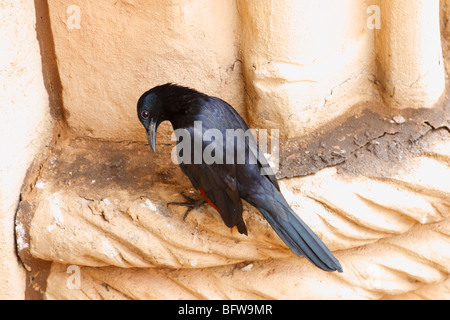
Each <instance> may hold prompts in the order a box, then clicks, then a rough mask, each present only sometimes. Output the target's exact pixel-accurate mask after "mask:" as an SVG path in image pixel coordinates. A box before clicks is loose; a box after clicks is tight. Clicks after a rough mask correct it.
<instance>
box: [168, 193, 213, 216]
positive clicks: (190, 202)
mask: <svg viewBox="0 0 450 320" xmlns="http://www.w3.org/2000/svg"><path fill="white" fill-rule="evenodd" d="M181 195H182V196H183V198H185V199H186V201H187V202H169V203H168V204H167V206H169V205H174V206H182V207H187V210H186V212H185V214H184V216H183V221H184V220H186V218H187V216H188V214H189V212H191V211H192V210H194V209H196V208H199V207H201V206H202V205H203V204H204V203H205V202H206V200H205V199H204V198H200V199H193V198H191V197H189V196H187V195H185V194H184V193H183V192H182V193H181Z"/></svg>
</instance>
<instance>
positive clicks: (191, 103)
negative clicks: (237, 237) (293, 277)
mask: <svg viewBox="0 0 450 320" xmlns="http://www.w3.org/2000/svg"><path fill="white" fill-rule="evenodd" d="M137 111H138V117H139V120H140V121H141V123H142V124H143V126H144V127H145V129H146V130H147V136H148V140H149V144H150V146H151V148H152V149H153V151H155V145H156V144H155V136H156V130H157V128H158V126H159V124H160V123H161V122H163V121H166V120H167V121H170V122H171V123H172V126H173V129H174V130H175V133H176V134H177V129H182V130H185V132H188V133H189V134H190V136H191V137H194V133H195V130H194V123H195V122H197V121H198V122H197V123H201V125H202V129H203V132H202V137H203V133H204V132H205V131H206V130H208V129H216V130H218V132H220V133H222V137H223V140H222V141H218V140H216V139H210V140H211V141H203V140H204V139H202V142H201V150H197V152H200V153H201V152H203V151H205V148H207V147H208V146H209V148H211V147H215V148H216V149H215V150H216V152H217V151H218V150H223V152H222V155H223V163H209V164H208V163H206V162H205V161H201V163H198V161H197V163H195V161H194V160H195V159H194V158H195V152H194V151H195V150H194V149H195V148H194V147H195V146H194V138H193V139H192V140H191V141H190V144H191V147H192V148H191V150H192V151H193V152H192V154H191V155H190V159H191V161H190V163H181V164H180V168H181V170H182V171H183V173H184V174H186V175H187V176H188V177H189V179H190V181H191V182H192V184H193V186H194V187H195V188H196V189H197V190H200V192H201V193H202V194H203V195H205V197H206V198H207V200H208V201H209V202H210V203H211V204H213V205H214V206H215V208H216V209H217V210H218V211H219V213H220V215H221V216H222V219H223V221H224V222H225V224H226V225H227V226H228V227H230V228H231V227H237V229H238V231H239V232H240V233H243V234H247V228H246V226H245V223H244V220H243V219H242V202H241V199H244V200H246V201H247V202H248V203H250V204H251V205H253V206H255V207H256V208H258V210H259V211H260V212H261V213H262V215H263V216H264V217H265V218H266V220H267V221H268V222H269V224H270V225H271V226H272V228H273V229H274V230H275V231H276V233H277V234H278V235H279V236H280V238H281V239H282V240H283V241H284V242H285V243H286V245H287V246H288V247H289V248H290V249H291V250H292V251H293V252H294V253H295V254H296V255H297V256H302V255H304V256H305V257H306V258H307V259H308V260H309V261H311V262H312V263H313V264H315V265H316V266H317V267H319V268H321V269H323V270H325V271H336V270H337V271H339V272H342V267H341V265H340V264H339V262H338V261H337V260H336V258H335V257H334V256H333V254H332V253H331V252H330V251H329V249H328V248H327V247H326V246H325V244H324V243H323V242H322V241H321V240H320V239H319V238H318V237H317V235H316V234H315V233H314V232H313V231H312V230H311V229H310V228H309V227H308V226H307V225H306V224H305V223H304V222H303V221H302V220H301V219H300V218H299V217H298V216H297V215H296V214H295V212H294V211H293V210H292V209H291V208H290V207H289V205H288V203H287V202H286V200H285V199H284V197H283V195H282V194H281V192H280V188H279V186H278V182H277V180H276V178H275V176H274V175H273V173H272V172H271V170H270V167H269V166H268V164H267V162H266V160H265V159H264V156H263V155H261V154H260V153H259V150H258V148H257V147H252V146H253V145H255V146H256V143H255V142H254V140H253V138H252V137H251V136H248V137H247V138H246V140H245V145H244V149H245V152H246V157H245V163H241V164H239V162H238V161H237V160H238V159H237V155H238V154H239V152H243V150H237V144H236V143H235V144H233V145H231V144H230V143H229V142H228V145H229V146H231V147H233V146H234V150H233V151H234V162H233V163H230V161H226V160H229V159H226V152H227V140H226V138H225V137H226V130H227V129H232V130H237V129H242V130H243V131H246V130H248V126H247V125H246V123H245V122H244V120H243V119H242V118H241V117H240V116H239V114H238V113H237V112H236V111H235V110H234V109H233V108H232V107H231V106H230V105H229V104H228V103H226V102H225V101H223V100H221V99H219V98H216V97H211V96H208V95H205V94H203V93H200V92H198V91H196V90H193V89H190V88H186V87H181V86H178V85H174V84H165V85H161V86H157V87H154V88H153V89H151V90H149V91H147V92H146V93H144V94H143V95H142V96H141V97H140V99H139V101H138V105H137ZM197 133H198V132H197ZM177 138H178V140H179V142H180V141H182V139H183V138H181V135H180V134H179V133H178V134H177ZM221 148H222V149H221ZM258 156H259V158H257V157H258ZM252 157H254V158H253V159H255V158H257V159H258V161H253V162H252V161H251V160H250V159H251V158H252ZM187 162H189V161H187ZM262 168H264V169H265V170H268V172H269V173H268V174H266V175H262V174H261V169H262Z"/></svg>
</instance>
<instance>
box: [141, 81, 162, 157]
mask: <svg viewBox="0 0 450 320" xmlns="http://www.w3.org/2000/svg"><path fill="white" fill-rule="evenodd" d="M137 113H138V117H139V121H141V123H142V125H143V126H144V128H145V130H147V139H148V143H149V145H150V147H151V148H152V150H153V151H156V130H157V129H158V126H159V125H160V124H161V122H163V121H164V120H165V119H164V115H163V103H162V101H161V100H160V98H159V97H158V95H157V94H156V93H154V92H152V90H150V91H147V92H146V93H144V94H143V95H142V96H141V97H140V98H139V101H138V104H137Z"/></svg>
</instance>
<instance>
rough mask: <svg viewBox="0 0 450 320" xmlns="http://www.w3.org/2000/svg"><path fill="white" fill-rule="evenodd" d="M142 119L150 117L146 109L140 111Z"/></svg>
mask: <svg viewBox="0 0 450 320" xmlns="http://www.w3.org/2000/svg"><path fill="white" fill-rule="evenodd" d="M141 117H142V119H148V118H149V117H150V113H149V112H148V111H146V110H144V111H142V112H141Z"/></svg>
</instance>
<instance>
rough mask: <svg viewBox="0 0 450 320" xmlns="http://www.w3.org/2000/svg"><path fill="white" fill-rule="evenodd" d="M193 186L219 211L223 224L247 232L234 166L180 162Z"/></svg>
mask: <svg viewBox="0 0 450 320" xmlns="http://www.w3.org/2000/svg"><path fill="white" fill-rule="evenodd" d="M180 168H181V170H182V171H183V172H184V174H186V175H187V176H188V177H189V179H190V180H191V182H192V184H193V186H194V187H195V188H196V189H197V190H200V191H203V192H202V193H203V194H204V195H205V196H206V198H207V200H209V201H210V202H212V203H213V204H214V206H215V208H216V209H217V211H219V213H220V215H221V217H222V219H223V221H224V222H225V224H226V225H227V226H228V227H229V228H232V227H234V226H236V227H237V228H238V231H239V232H240V233H244V234H247V228H246V227H245V224H244V221H243V220H242V202H241V197H240V195H239V191H238V188H237V181H236V166H235V165H228V164H222V165H219V164H209V165H208V164H205V163H202V164H180Z"/></svg>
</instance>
